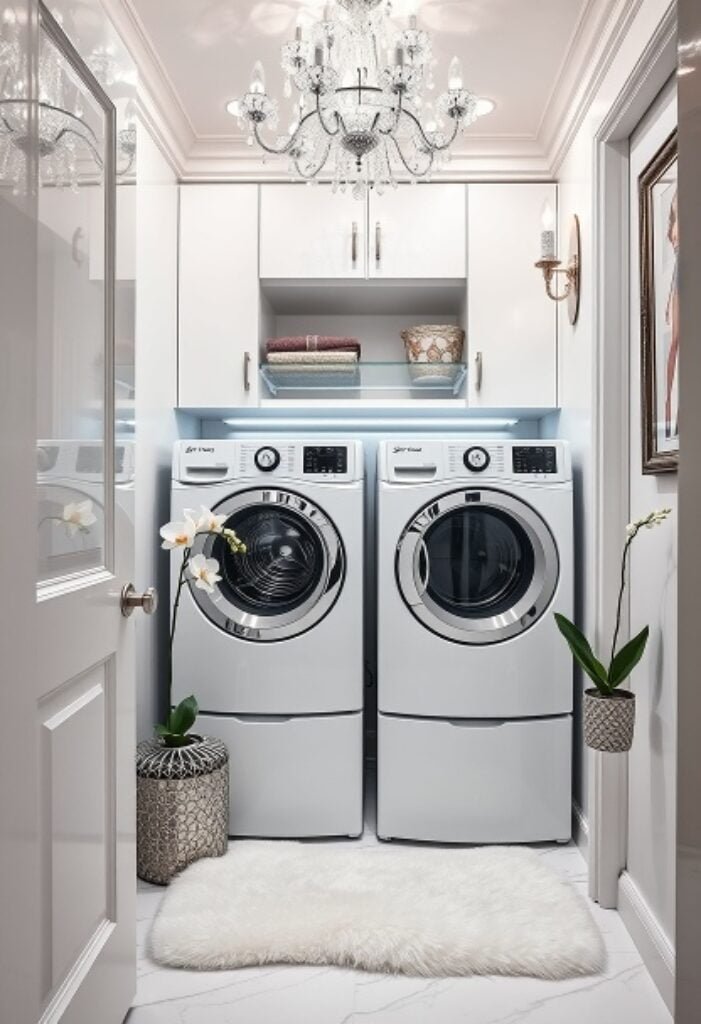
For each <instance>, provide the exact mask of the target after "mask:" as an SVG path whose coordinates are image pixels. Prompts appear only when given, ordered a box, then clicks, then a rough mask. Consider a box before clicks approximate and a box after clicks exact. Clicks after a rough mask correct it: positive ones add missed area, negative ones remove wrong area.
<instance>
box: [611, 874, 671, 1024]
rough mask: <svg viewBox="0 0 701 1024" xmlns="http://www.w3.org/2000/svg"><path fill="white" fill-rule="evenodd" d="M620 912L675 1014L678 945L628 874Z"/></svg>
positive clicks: (621, 889) (621, 880)
mask: <svg viewBox="0 0 701 1024" xmlns="http://www.w3.org/2000/svg"><path fill="white" fill-rule="evenodd" d="M618 912H619V914H620V915H621V918H622V920H623V923H624V924H625V926H626V928H627V929H628V931H629V932H630V935H631V938H632V939H633V942H634V943H635V945H636V946H637V947H638V952H639V953H640V955H641V957H642V958H643V963H644V964H645V966H646V967H647V969H648V971H649V972H650V976H651V978H652V980H653V981H654V982H655V985H657V988H658V989H659V991H660V995H661V996H662V998H663V999H664V1001H665V1003H666V1004H667V1008H668V1009H669V1012H670V1013H671V1014H674V970H675V956H674V946H673V945H672V943H671V942H670V940H669V938H668V937H667V935H666V934H665V932H664V931H663V929H662V928H661V926H660V923H659V921H658V920H657V918H656V917H655V915H654V914H653V912H652V911H651V909H650V907H649V906H648V904H647V902H646V901H645V898H644V897H643V894H642V893H641V892H640V889H639V888H638V887H637V885H636V884H635V882H634V881H633V879H632V878H631V876H630V875H629V874H628V872H627V871H624V872H623V873H622V874H621V877H620V878H619V880H618Z"/></svg>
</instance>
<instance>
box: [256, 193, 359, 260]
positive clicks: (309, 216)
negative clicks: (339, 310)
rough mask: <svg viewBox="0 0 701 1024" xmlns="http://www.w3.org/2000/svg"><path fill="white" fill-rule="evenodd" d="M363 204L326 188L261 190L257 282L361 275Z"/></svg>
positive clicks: (350, 196)
mask: <svg viewBox="0 0 701 1024" xmlns="http://www.w3.org/2000/svg"><path fill="white" fill-rule="evenodd" d="M365 222H366V206H365V203H364V202H361V201H360V200H357V199H353V197H352V195H350V193H349V192H346V193H341V192H333V190H332V189H331V187H330V186H328V185H312V186H302V185H263V186H261V219H260V276H261V277H262V278H333V277H346V278H348V277H360V278H363V277H365V270H366V248H367V246H366V240H365Z"/></svg>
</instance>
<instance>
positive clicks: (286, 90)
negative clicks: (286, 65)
mask: <svg viewBox="0 0 701 1024" xmlns="http://www.w3.org/2000/svg"><path fill="white" fill-rule="evenodd" d="M282 92H283V95H284V97H285V99H286V100H289V99H290V97H291V96H292V81H291V80H290V76H289V75H287V77H286V78H285V84H284V86H283V89H282Z"/></svg>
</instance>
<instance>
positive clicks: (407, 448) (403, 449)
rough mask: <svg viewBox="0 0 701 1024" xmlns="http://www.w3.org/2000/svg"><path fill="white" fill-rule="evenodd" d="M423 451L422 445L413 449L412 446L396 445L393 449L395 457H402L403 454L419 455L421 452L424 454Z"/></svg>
mask: <svg viewBox="0 0 701 1024" xmlns="http://www.w3.org/2000/svg"><path fill="white" fill-rule="evenodd" d="M422 451H423V448H422V447H421V446H420V445H419V447H418V448H412V447H411V445H401V444H395V446H394V448H393V449H392V454H393V455H400V454H401V453H402V452H417V453H419V452H422Z"/></svg>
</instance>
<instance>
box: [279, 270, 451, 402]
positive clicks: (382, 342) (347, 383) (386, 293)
mask: <svg viewBox="0 0 701 1024" xmlns="http://www.w3.org/2000/svg"><path fill="white" fill-rule="evenodd" d="M466 295H467V288H466V282H465V279H464V278H460V279H455V280H449V281H446V280H435V281H432V280H406V281H397V280H393V281H383V280H338V281H330V280H323V281H317V280H306V281H289V280H284V281H282V280H262V281H261V302H262V311H263V316H262V317H261V324H262V331H261V338H260V376H261V405H262V406H278V407H280V406H297V405H300V406H301V405H305V406H308V405H310V404H311V405H314V406H319V407H321V406H341V407H345V406H353V407H355V406H358V405H360V406H374V407H376V406H390V407H392V406H400V407H404V406H406V407H411V408H416V407H417V406H419V407H424V406H426V407H440V406H449V407H453V406H455V405H464V403H465V400H466V380H467V369H466V365H465V362H461V363H459V364H447V363H441V364H438V365H437V367H436V368H435V370H433V369H432V368H431V366H430V365H429V364H426V363H424V364H414V365H410V364H409V363H408V362H407V359H406V355H405V351H404V343H403V341H402V338H401V332H402V331H403V330H405V329H406V328H408V327H412V326H414V325H416V324H427V323H437V324H457V325H460V326H461V327H463V328H464V327H465V323H466ZM307 334H310V335H336V336H343V337H354V338H358V340H359V342H360V344H361V347H362V350H361V361H360V363H359V365H358V366H357V367H355V368H351V367H349V368H348V370H345V369H344V370H343V371H339V370H333V371H330V372H328V373H326V372H324V371H321V372H320V371H316V370H314V371H312V372H310V373H305V372H304V371H302V370H300V369H295V370H293V371H287V370H280V369H278V368H277V367H276V368H274V369H273V368H271V367H270V366H269V365H268V364H266V360H265V356H266V352H265V343H266V341H267V339H268V338H272V337H281V336H288V335H289V336H296V335H307ZM464 358H465V354H464V355H463V359H464Z"/></svg>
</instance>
